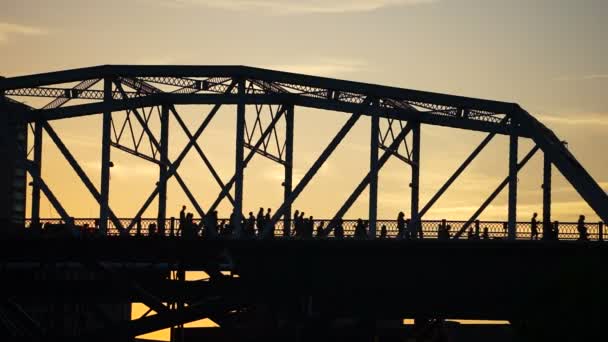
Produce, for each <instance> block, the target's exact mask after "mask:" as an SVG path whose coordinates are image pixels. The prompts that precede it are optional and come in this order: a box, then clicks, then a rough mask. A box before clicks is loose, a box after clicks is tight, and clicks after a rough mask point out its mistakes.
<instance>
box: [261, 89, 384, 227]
mask: <svg viewBox="0 0 608 342" xmlns="http://www.w3.org/2000/svg"><path fill="white" fill-rule="evenodd" d="M370 104H372V101H371V99H369V98H367V99H365V101H364V103H363V105H364V106H365V107H370ZM362 113H363V111H359V112H356V113H353V114H352V115H351V117H350V118H349V119H348V120H347V121H346V123H345V124H344V126H342V128H341V129H340V131H338V133H337V134H336V136H334V138H333V139H332V140H331V142H330V143H329V145H327V147H326V148H325V150H323V152H322V153H321V155H320V156H319V158H317V160H316V161H315V162H314V164H312V166H311V167H310V169H308V171H307V172H306V174H305V175H304V177H302V179H301V180H300V182H299V183H298V185H296V187H295V188H294V189H293V191H292V192H291V194H290V195H289V198H288V199H287V200H286V201H285V202H283V204H282V205H281V206H280V207H279V209H278V210H277V211H276V212H275V213H274V215H273V216H272V218H271V219H270V222H267V223H266V227H265V228H264V234H263V237H264V238H268V237H272V236H271V235H270V234H274V233H273V232H272V227H273V226H274V225H275V224H276V223H277V221H278V220H279V218H281V216H283V215H284V213H285V210H286V209H287V207H289V206H290V205H292V204H293V202H294V201H295V199H296V198H298V196H299V195H300V193H302V191H303V190H304V188H305V187H306V186H307V185H308V183H309V182H310V180H311V179H312V178H313V177H314V176H315V174H316V173H317V172H318V171H319V169H320V168H321V166H323V164H324V163H325V161H326V160H327V159H328V158H329V156H330V155H331V154H332V153H333V152H334V150H335V149H336V147H338V145H339V144H340V142H342V139H344V137H345V136H346V135H347V134H348V132H349V131H350V129H351V128H353V126H354V125H355V123H357V120H359V118H360V117H361V115H362Z"/></svg>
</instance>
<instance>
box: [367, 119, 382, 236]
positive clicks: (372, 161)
mask: <svg viewBox="0 0 608 342" xmlns="http://www.w3.org/2000/svg"><path fill="white" fill-rule="evenodd" d="M370 115H371V125H370V126H371V130H370V139H371V141H370V153H369V237H370V238H372V239H375V238H376V220H377V218H378V139H379V137H378V131H379V130H380V115H379V114H378V112H377V111H372V113H371V114H370Z"/></svg>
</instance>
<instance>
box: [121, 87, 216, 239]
mask: <svg viewBox="0 0 608 342" xmlns="http://www.w3.org/2000/svg"><path fill="white" fill-rule="evenodd" d="M115 84H116V87H117V88H118V90H119V91H120V93H121V94H122V96H126V95H125V91H124V89H123V88H122V84H121V83H120V82H115ZM133 116H135V118H136V119H137V121H139V124H140V125H141V126H142V127H143V129H144V131H145V132H146V134H147V135H148V139H149V140H150V143H151V144H152V145H153V146H154V147H155V148H156V149H157V151H160V148H161V146H160V144H159V142H158V141H157V140H156V138H155V137H154V134H153V133H152V132H151V131H150V128H149V127H148V125H147V123H146V121H144V119H143V118H142V117H141V115H140V114H139V111H138V110H137V109H136V108H133ZM170 166H171V165H169V168H170ZM173 173H174V174H175V175H177V169H175V170H174V171H173ZM169 178H170V176H169V170H168V171H167V172H166V173H164V177H161V179H159V181H158V183H157V184H156V190H155V195H154V196H155V197H156V195H157V194H158V193H159V192H160V183H161V182H164V181H166V180H168V179H169ZM180 179H181V178H180ZM178 183H179V185H180V186H181V188H182V190H183V191H184V192H185V193H186V195H187V196H188V198H189V199H190V201H191V202H192V205H193V206H194V208H195V209H196V210H197V213H198V214H199V216H200V217H203V216H204V215H205V213H204V212H203V211H202V209H201V206H200V205H199V204H198V202H197V201H196V199H195V198H194V196H193V195H192V193H191V192H190V189H188V187H187V186H186V184H185V183H184V182H183V180H182V181H181V182H180V181H178ZM146 203H148V202H146ZM148 205H149V204H148ZM146 208H147V206H146ZM144 211H145V210H144ZM142 213H143V211H142ZM129 226H131V225H129ZM127 230H129V229H128V228H127Z"/></svg>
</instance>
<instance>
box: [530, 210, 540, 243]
mask: <svg viewBox="0 0 608 342" xmlns="http://www.w3.org/2000/svg"><path fill="white" fill-rule="evenodd" d="M536 217H538V213H534V215H532V220H531V221H530V240H538V220H537V219H536Z"/></svg>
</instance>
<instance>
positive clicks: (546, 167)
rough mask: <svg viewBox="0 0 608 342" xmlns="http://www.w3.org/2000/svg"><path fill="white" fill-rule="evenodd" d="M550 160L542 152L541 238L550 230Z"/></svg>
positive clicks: (547, 235)
mask: <svg viewBox="0 0 608 342" xmlns="http://www.w3.org/2000/svg"><path fill="white" fill-rule="evenodd" d="M551 169H552V165H551V160H550V159H549V156H548V155H547V153H544V161H543V239H546V238H547V237H549V235H550V233H549V232H551Z"/></svg>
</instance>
